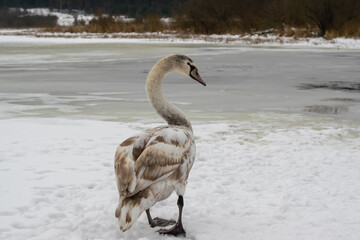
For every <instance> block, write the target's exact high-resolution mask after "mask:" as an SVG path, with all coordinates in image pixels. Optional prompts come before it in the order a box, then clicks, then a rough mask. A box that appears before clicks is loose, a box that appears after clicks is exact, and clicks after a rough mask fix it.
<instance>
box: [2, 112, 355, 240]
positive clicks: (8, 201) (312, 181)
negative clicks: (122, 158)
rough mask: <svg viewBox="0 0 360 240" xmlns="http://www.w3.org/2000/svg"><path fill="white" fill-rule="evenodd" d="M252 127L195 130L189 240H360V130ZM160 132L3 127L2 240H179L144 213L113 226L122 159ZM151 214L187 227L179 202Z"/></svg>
mask: <svg viewBox="0 0 360 240" xmlns="http://www.w3.org/2000/svg"><path fill="white" fill-rule="evenodd" d="M244 119H247V120H245V121H240V122H231V121H230V122H211V123H201V122H197V123H195V124H194V131H195V135H196V141H197V160H196V163H195V165H194V168H193V169H192V172H191V175H190V179H189V184H188V188H187V192H186V194H185V208H184V216H183V218H184V225H185V229H186V230H187V233H188V234H187V239H197V240H201V239H206V240H208V239H276V240H279V239H314V240H315V239H316V240H319V239H326V240H330V239H348V240H351V239H353V240H356V239H359V237H360V233H359V229H360V216H359V214H358V213H359V212H360V197H359V196H360V188H359V186H360V172H359V171H358V170H359V168H360V162H359V159H360V146H359V137H360V124H359V122H346V121H336V122H334V121H332V120H331V119H327V120H326V119H322V118H317V117H311V116H301V115H296V114H293V115H286V114H268V113H267V114H261V113H250V114H248V115H246V117H244ZM159 124H160V123H152V124H142V123H121V122H106V121H90V120H75V119H73V120H70V119H61V118H48V119H46V118H17V119H2V120H0V132H1V137H0V172H1V174H0V196H1V198H0V200H1V204H0V238H1V239H9V240H10V239H107V240H109V239H175V238H173V237H169V236H160V235H159V234H158V233H156V230H157V229H152V228H150V227H148V224H147V220H146V217H145V216H144V215H143V216H142V217H141V218H140V220H139V222H138V223H137V224H136V225H135V226H134V227H133V228H132V229H131V230H130V231H129V232H126V233H121V232H120V231H119V229H118V226H117V221H116V219H115V217H114V210H115V207H116V203H117V190H116V183H115V179H114V173H113V156H114V152H115V149H116V147H117V145H118V144H119V143H120V142H121V141H122V140H123V139H125V138H127V137H129V136H131V135H132V134H134V133H136V132H138V131H141V130H144V129H147V128H150V127H154V126H157V125H159ZM152 213H153V216H161V217H167V218H174V219H176V217H177V206H176V196H175V195H172V196H171V197H170V198H169V199H167V200H165V201H163V202H160V203H158V204H157V205H155V207H154V208H153V209H152Z"/></svg>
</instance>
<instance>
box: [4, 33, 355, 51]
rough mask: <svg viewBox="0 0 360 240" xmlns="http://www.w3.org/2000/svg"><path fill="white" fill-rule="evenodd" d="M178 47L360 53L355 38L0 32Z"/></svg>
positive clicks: (9, 37) (45, 39)
mask: <svg viewBox="0 0 360 240" xmlns="http://www.w3.org/2000/svg"><path fill="white" fill-rule="evenodd" d="M8 42H13V43H49V44H51V43H57V44H59V43H63V44H66V43H71V44H73V43H176V44H181V43H185V44H189V43H192V44H212V45H214V44H215V45H218V44H221V45H229V46H256V47H285V48H331V49H360V39H355V38H334V39H331V40H326V39H324V38H299V39H294V38H292V37H280V36H277V35H267V36H263V35H183V34H176V33H161V32H155V33H86V32H83V33H69V32H65V33H60V32H43V31H39V30H38V29H17V30H14V29H0V44H1V43H8Z"/></svg>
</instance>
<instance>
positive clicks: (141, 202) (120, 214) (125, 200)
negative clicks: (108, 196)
mask: <svg viewBox="0 0 360 240" xmlns="http://www.w3.org/2000/svg"><path fill="white" fill-rule="evenodd" d="M155 202H156V201H155V196H154V195H153V193H152V192H151V191H149V190H148V189H145V190H143V191H140V192H138V193H137V194H135V195H133V196H131V197H120V200H119V205H118V207H117V208H116V211H115V217H116V218H118V220H119V226H120V230H121V231H122V232H126V231H127V230H129V229H130V228H131V226H132V225H133V224H134V223H135V222H136V221H137V219H138V218H139V217H140V215H141V214H142V213H143V212H144V211H145V210H147V209H149V208H150V207H152V206H153V205H154V204H155Z"/></svg>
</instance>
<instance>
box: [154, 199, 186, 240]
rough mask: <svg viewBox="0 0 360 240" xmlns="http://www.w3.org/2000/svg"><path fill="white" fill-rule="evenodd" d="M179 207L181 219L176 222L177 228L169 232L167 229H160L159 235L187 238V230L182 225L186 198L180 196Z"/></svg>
mask: <svg viewBox="0 0 360 240" xmlns="http://www.w3.org/2000/svg"><path fill="white" fill-rule="evenodd" d="M177 205H178V207H179V218H178V221H177V222H176V224H175V226H174V227H172V228H170V229H169V230H167V229H160V230H159V233H161V234H171V235H174V236H179V235H182V236H184V237H185V234H186V233H185V230H184V228H183V225H182V209H183V207H184V198H183V196H179V198H178V201H177Z"/></svg>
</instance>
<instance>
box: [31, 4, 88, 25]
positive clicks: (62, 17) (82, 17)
mask: <svg viewBox="0 0 360 240" xmlns="http://www.w3.org/2000/svg"><path fill="white" fill-rule="evenodd" d="M26 11H27V12H28V13H29V14H30V15H36V16H56V17H57V18H58V20H57V24H58V25H59V26H71V25H73V24H74V22H75V19H77V20H78V21H84V23H85V24H89V22H90V21H91V20H92V19H93V18H94V15H92V14H84V13H81V12H78V13H73V14H70V13H64V12H59V11H55V10H54V11H51V10H50V9H48V8H28V9H26Z"/></svg>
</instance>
